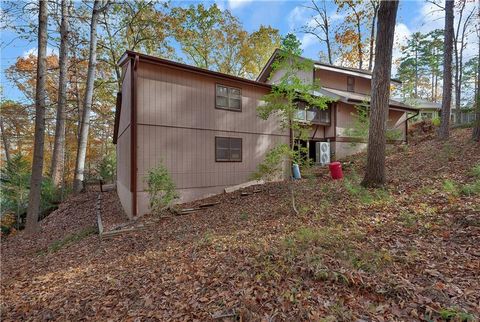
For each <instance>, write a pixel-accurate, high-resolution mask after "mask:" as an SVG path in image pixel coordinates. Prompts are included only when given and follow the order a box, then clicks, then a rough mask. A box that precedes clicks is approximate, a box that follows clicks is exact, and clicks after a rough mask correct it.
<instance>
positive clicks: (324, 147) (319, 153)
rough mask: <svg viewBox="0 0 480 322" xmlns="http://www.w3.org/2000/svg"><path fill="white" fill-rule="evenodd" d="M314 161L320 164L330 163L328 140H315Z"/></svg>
mask: <svg viewBox="0 0 480 322" xmlns="http://www.w3.org/2000/svg"><path fill="white" fill-rule="evenodd" d="M315 154H316V155H315V162H316V163H319V164H321V165H326V164H329V163H330V142H316V144H315Z"/></svg>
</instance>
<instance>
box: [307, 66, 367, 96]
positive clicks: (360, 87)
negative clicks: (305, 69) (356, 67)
mask: <svg viewBox="0 0 480 322" xmlns="http://www.w3.org/2000/svg"><path fill="white" fill-rule="evenodd" d="M347 77H348V75H346V74H342V73H338V72H333V71H329V70H323V69H318V68H317V69H315V79H316V80H319V81H320V85H321V86H322V87H327V88H333V89H339V90H343V91H346V90H347ZM353 77H354V78H355V88H354V89H355V92H356V93H361V94H370V91H371V80H370V79H368V78H363V77H359V76H353Z"/></svg>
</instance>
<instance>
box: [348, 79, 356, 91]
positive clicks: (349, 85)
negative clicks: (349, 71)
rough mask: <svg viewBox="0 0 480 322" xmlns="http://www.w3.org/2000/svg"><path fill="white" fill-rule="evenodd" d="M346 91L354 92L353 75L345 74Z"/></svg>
mask: <svg viewBox="0 0 480 322" xmlns="http://www.w3.org/2000/svg"><path fill="white" fill-rule="evenodd" d="M347 91H349V92H355V77H353V76H347Z"/></svg>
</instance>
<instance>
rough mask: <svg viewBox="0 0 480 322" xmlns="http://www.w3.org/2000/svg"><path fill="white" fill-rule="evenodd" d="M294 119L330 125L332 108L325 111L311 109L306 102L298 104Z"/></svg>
mask: <svg viewBox="0 0 480 322" xmlns="http://www.w3.org/2000/svg"><path fill="white" fill-rule="evenodd" d="M297 106H298V109H297V110H296V112H295V115H294V119H295V120H296V121H300V122H306V123H315V124H330V107H328V108H327V109H325V110H321V109H318V108H311V107H310V106H308V105H307V104H306V103H305V102H297Z"/></svg>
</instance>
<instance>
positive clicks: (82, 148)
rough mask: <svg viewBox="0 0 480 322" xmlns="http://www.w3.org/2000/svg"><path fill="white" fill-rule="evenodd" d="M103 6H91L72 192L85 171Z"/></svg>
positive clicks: (79, 186) (79, 187)
mask: <svg viewBox="0 0 480 322" xmlns="http://www.w3.org/2000/svg"><path fill="white" fill-rule="evenodd" d="M107 5H108V4H105V5H104V6H103V7H102V1H101V0H95V2H94V4H93V11H92V19H91V23H90V51H89V61H88V70H87V85H86V88H85V97H84V103H83V113H82V121H81V124H80V134H79V138H78V151H77V160H76V163H75V178H74V181H73V191H74V192H77V193H78V192H80V191H82V189H83V178H84V170H85V157H86V155H87V143H88V131H89V128H90V112H91V110H92V100H93V85H94V81H95V68H96V65H97V25H98V17H99V16H100V13H101V12H102V11H103V10H105V9H106V6H107Z"/></svg>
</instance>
